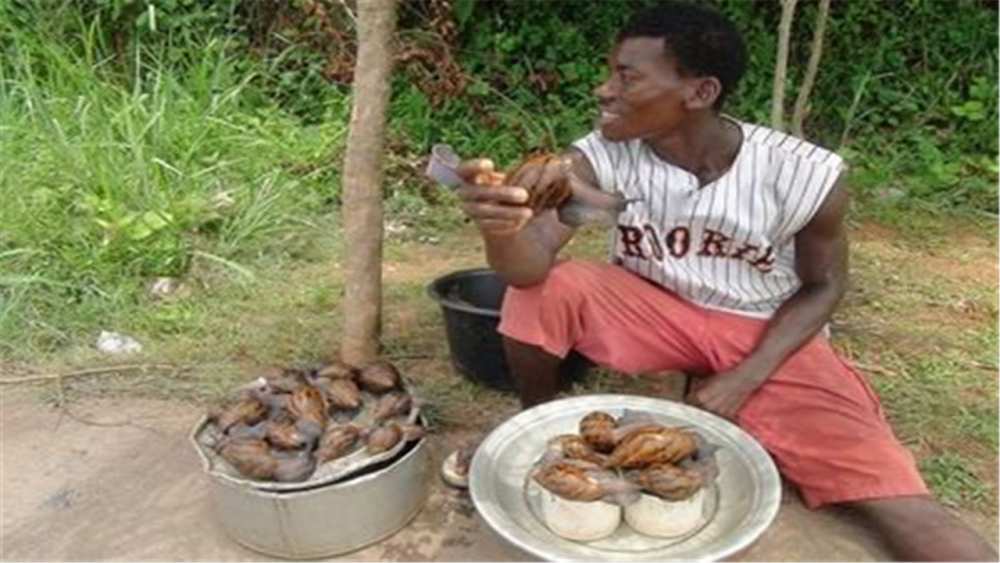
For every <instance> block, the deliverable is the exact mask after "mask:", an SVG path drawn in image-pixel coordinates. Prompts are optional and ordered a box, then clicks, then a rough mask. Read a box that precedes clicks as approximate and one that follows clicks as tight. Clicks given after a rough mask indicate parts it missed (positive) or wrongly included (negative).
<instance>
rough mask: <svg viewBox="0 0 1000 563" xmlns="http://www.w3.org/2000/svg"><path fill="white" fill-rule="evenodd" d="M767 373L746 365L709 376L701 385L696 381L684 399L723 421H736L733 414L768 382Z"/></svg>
mask: <svg viewBox="0 0 1000 563" xmlns="http://www.w3.org/2000/svg"><path fill="white" fill-rule="evenodd" d="M767 376H768V373H766V372H763V371H762V370H760V369H758V368H755V367H753V366H750V365H747V364H746V363H743V364H740V365H738V366H736V367H735V368H733V369H731V370H729V371H724V372H721V373H717V374H715V375H712V376H708V377H707V378H706V380H705V381H704V382H701V381H699V382H697V383H696V384H695V386H694V388H693V389H692V390H691V391H690V392H689V393H688V396H687V397H686V398H685V400H686V401H687V403H689V404H691V405H694V406H696V407H699V408H701V409H704V410H707V411H710V412H713V413H715V414H717V415H719V416H721V417H723V418H728V419H730V420H736V414H737V413H738V412H739V411H740V408H741V407H742V406H743V404H744V403H745V402H746V400H747V399H748V398H750V395H752V394H753V393H754V391H756V390H757V389H758V388H759V387H760V386H761V385H762V384H763V383H764V381H765V380H767Z"/></svg>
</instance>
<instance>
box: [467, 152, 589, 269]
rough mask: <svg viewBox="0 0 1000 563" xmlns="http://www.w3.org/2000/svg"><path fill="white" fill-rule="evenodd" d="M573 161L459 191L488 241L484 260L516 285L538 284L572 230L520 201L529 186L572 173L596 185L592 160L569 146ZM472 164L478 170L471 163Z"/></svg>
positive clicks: (536, 186)
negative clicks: (535, 213) (505, 183)
mask: <svg viewBox="0 0 1000 563" xmlns="http://www.w3.org/2000/svg"><path fill="white" fill-rule="evenodd" d="M567 156H571V157H572V158H571V161H570V162H571V164H570V165H569V166H566V165H565V164H558V163H551V164H540V165H534V166H530V167H525V169H523V170H522V172H521V173H520V174H518V176H517V177H515V178H511V180H510V182H509V183H510V184H511V186H500V187H486V186H475V187H468V188H463V189H462V190H460V191H459V197H461V198H462V200H463V204H462V209H463V210H464V211H465V213H466V214H467V215H469V216H470V217H472V218H473V219H475V220H476V222H477V223H478V225H479V230H480V233H481V234H482V237H483V241H484V243H485V245H486V259H487V261H488V262H489V264H490V267H492V268H493V269H494V270H495V271H496V272H497V274H498V275H499V276H500V277H501V278H503V280H504V281H506V282H507V283H508V284H510V285H512V286H515V287H529V286H532V285H536V284H538V283H541V282H542V281H543V280H544V279H545V277H546V276H548V273H549V270H551V269H552V265H553V264H554V263H555V260H556V256H557V255H558V254H559V250H560V249H562V247H563V246H565V245H566V243H567V242H569V240H570V239H571V238H572V237H573V235H574V234H575V232H576V229H574V228H571V227H568V226H566V225H564V224H562V223H560V222H559V219H558V217H557V215H556V212H555V211H554V210H548V211H545V212H544V213H542V214H540V215H538V216H537V217H535V216H533V215H532V213H531V210H530V209H529V208H527V207H525V206H524V205H521V204H523V203H524V202H526V201H527V199H528V198H527V192H526V190H528V189H533V190H534V189H543V190H544V189H547V188H548V187H549V186H551V185H552V184H553V183H555V182H556V181H559V180H561V179H562V178H564V177H566V176H567V175H568V174H569V173H572V174H575V175H576V176H577V177H579V178H580V179H582V180H583V181H584V182H589V183H592V184H595V185H596V184H597V177H596V174H595V173H594V171H593V169H592V168H591V166H590V163H589V162H588V161H587V159H586V158H585V157H583V155H582V154H580V153H579V152H578V151H576V150H575V149H571V152H570V154H569V155H567ZM473 168H475V169H480V170H481V166H479V167H478V168H477V167H476V166H475V165H474V166H473Z"/></svg>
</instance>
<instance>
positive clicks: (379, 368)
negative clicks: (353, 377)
mask: <svg viewBox="0 0 1000 563" xmlns="http://www.w3.org/2000/svg"><path fill="white" fill-rule="evenodd" d="M401 379H402V378H401V377H400V375H399V370H397V369H396V368H395V366H393V365H392V364H390V363H389V362H384V361H383V362H375V363H374V364H371V365H368V366H366V367H365V368H364V369H362V370H361V373H360V374H359V375H358V385H359V386H360V387H361V388H362V389H364V390H365V391H369V392H371V393H386V392H388V391H392V390H393V389H395V388H396V387H399V384H400V381H401Z"/></svg>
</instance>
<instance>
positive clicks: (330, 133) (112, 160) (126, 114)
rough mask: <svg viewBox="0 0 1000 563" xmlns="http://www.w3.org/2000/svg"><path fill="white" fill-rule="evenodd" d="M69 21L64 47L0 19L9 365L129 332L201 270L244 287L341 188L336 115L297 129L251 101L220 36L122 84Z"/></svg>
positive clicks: (3, 274) (90, 35)
mask: <svg viewBox="0 0 1000 563" xmlns="http://www.w3.org/2000/svg"><path fill="white" fill-rule="evenodd" d="M77 24H78V29H77V35H76V37H75V40H76V43H70V44H67V43H66V42H65V41H60V40H59V38H58V37H53V36H52V35H50V34H49V33H48V30H46V29H42V28H39V29H21V28H19V27H16V26H15V25H14V24H13V22H12V21H11V20H5V19H3V18H0V38H2V39H3V40H4V41H5V44H4V50H3V55H4V56H2V57H0V132H2V151H3V154H4V158H3V160H2V162H0V199H2V200H3V202H4V204H3V206H0V353H2V354H4V355H9V356H14V357H22V358H23V357H30V355H31V354H33V353H35V352H40V351H47V350H53V349H56V348H58V347H61V346H67V345H70V344H72V343H74V342H75V341H77V340H79V339H83V338H85V336H88V335H92V334H94V333H95V331H96V330H98V329H99V328H114V327H120V326H123V325H129V324H131V323H132V322H133V321H132V319H133V318H134V316H135V315H136V314H137V309H138V308H140V307H141V305H142V303H141V301H142V295H143V289H144V286H145V284H146V283H148V281H149V280H150V279H152V278H154V277H158V276H187V275H189V274H190V273H191V271H192V270H193V269H197V268H199V267H201V265H202V263H206V262H214V263H216V264H223V265H226V266H227V267H228V268H229V269H230V270H231V271H232V272H234V273H236V274H237V275H239V276H241V277H252V273H251V270H250V269H249V268H247V267H246V266H245V265H244V264H245V263H246V262H250V261H253V260H255V259H256V258H257V257H258V256H261V255H264V254H268V255H272V256H273V255H275V253H279V254H280V253H288V252H295V251H296V244H295V240H296V239H297V238H298V237H299V236H300V234H301V233H302V232H303V231H304V230H308V229H311V228H314V227H315V225H316V221H317V219H318V218H319V217H318V214H319V213H320V212H321V211H323V210H324V209H328V208H329V203H330V202H331V201H333V199H334V197H335V196H336V194H337V192H338V187H337V182H336V178H337V174H336V171H335V167H334V162H335V157H336V155H337V153H338V151H339V147H340V143H341V142H342V137H343V133H344V131H345V127H346V120H345V119H344V115H343V112H342V111H340V112H339V113H338V111H337V108H333V109H332V110H331V114H330V120H328V121H327V122H325V123H324V124H323V125H321V126H317V127H302V126H301V125H300V124H299V123H297V122H296V121H295V120H293V119H291V118H288V117H285V116H283V114H282V113H281V112H280V111H278V109H277V108H276V107H275V106H273V105H269V104H268V103H261V102H260V101H259V96H258V95H257V94H256V93H255V91H254V87H253V85H252V83H253V81H254V79H255V75H254V73H253V72H252V70H248V69H247V67H246V65H244V64H241V61H238V60H236V59H234V57H233V55H232V48H231V45H230V44H229V41H228V40H227V39H226V38H225V37H224V36H221V35H216V36H214V37H213V36H209V37H208V38H206V39H205V40H204V42H203V43H200V44H192V45H187V46H186V47H185V49H186V51H185V52H197V53H199V54H200V56H199V57H198V58H197V59H196V60H194V61H187V62H185V63H184V64H179V63H174V62H169V59H168V58H167V57H165V56H164V53H163V52H157V50H155V49H143V48H137V49H136V50H135V58H134V60H132V61H130V62H131V63H132V67H134V72H133V73H132V74H125V73H124V72H123V69H121V68H118V67H116V66H115V65H114V64H113V63H112V62H111V61H109V60H108V59H105V58H101V57H100V55H98V53H101V52H103V51H105V50H106V46H104V45H102V44H101V42H100V38H99V34H97V33H96V31H95V29H94V28H93V27H88V26H86V25H85V24H83V23H82V22H77ZM341 110H342V108H341Z"/></svg>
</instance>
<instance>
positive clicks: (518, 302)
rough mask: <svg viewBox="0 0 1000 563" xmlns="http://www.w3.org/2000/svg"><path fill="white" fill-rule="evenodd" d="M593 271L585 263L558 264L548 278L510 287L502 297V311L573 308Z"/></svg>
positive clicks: (580, 298)
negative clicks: (531, 283) (534, 283)
mask: <svg viewBox="0 0 1000 563" xmlns="http://www.w3.org/2000/svg"><path fill="white" fill-rule="evenodd" d="M591 277H592V272H591V271H590V269H589V268H588V265H587V264H582V263H580V262H560V263H559V264H556V265H555V266H553V267H552V270H550V271H549V274H548V276H546V278H545V279H544V280H543V281H542V282H541V283H539V284H538V285H534V286H531V287H527V288H516V287H510V288H508V289H507V294H506V296H505V297H504V310H505V312H506V311H507V310H509V309H513V310H517V311H518V312H519V313H522V314H523V312H526V311H532V310H533V311H539V312H540V311H542V310H543V309H548V310H551V309H552V308H556V309H559V308H563V307H566V306H570V307H573V306H575V305H577V304H579V303H580V302H581V300H582V298H583V296H584V295H585V293H586V291H585V290H584V287H585V286H586V284H587V282H588V281H589V279H590V278H591Z"/></svg>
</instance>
